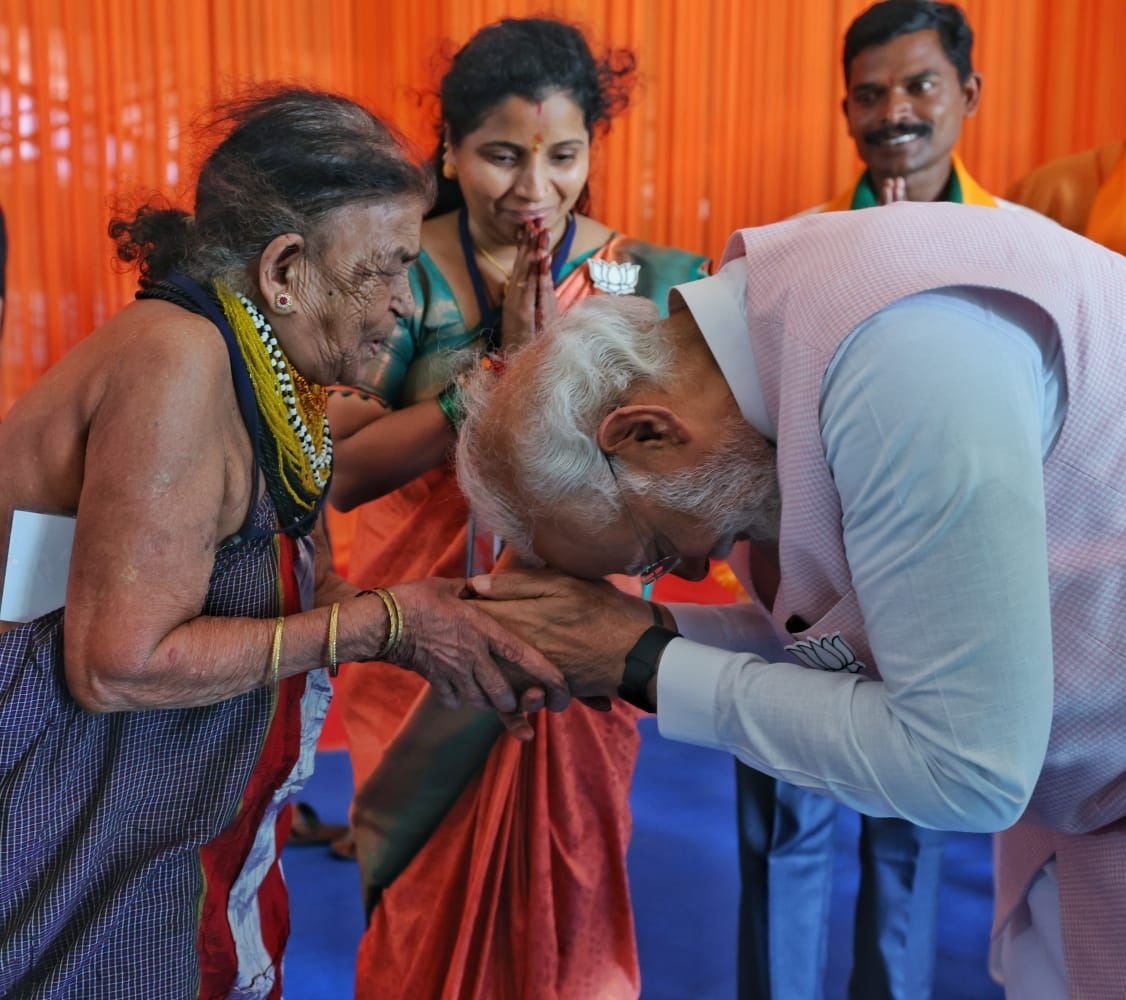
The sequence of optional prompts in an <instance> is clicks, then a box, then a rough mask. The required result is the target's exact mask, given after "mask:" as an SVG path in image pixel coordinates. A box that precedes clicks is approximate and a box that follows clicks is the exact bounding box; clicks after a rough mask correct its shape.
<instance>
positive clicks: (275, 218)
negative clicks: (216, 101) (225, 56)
mask: <svg viewBox="0 0 1126 1000" xmlns="http://www.w3.org/2000/svg"><path fill="white" fill-rule="evenodd" d="M211 128H213V129H217V130H223V131H225V132H226V135H225V138H223V139H222V141H221V142H219V144H218V145H217V146H216V147H215V149H214V150H213V151H212V152H211V154H210V155H209V156H208V157H207V159H206V160H205V162H204V164H203V167H202V169H201V170H200V174H199V180H198V182H197V184H196V196H195V213H194V215H189V214H188V213H187V212H184V211H181V210H179V209H172V208H167V207H164V206H161V205H158V204H155V203H148V204H145V205H143V206H141V208H139V209H138V210H137V211H136V212H135V213H134V214H133V215H132V217H131V218H115V219H113V220H112V221H111V222H110V225H109V235H110V237H111V238H112V239H113V240H114V241H115V242H116V243H117V256H118V259H120V260H122V261H124V262H126V263H128V264H136V265H138V267H139V269H140V284H141V286H142V287H145V286H147V285H150V284H152V283H153V282H156V281H159V280H161V279H162V278H164V277H165V276H166V275H167V274H169V273H170V272H171V271H174V270H179V271H183V272H185V273H186V274H188V275H190V276H191V277H193V278H195V279H196V280H197V281H202V282H211V281H214V280H216V279H219V278H222V279H223V280H224V281H225V282H226V283H227V284H229V285H231V287H233V288H236V289H238V290H240V291H243V292H249V291H250V289H249V288H247V284H248V281H249V275H248V269H249V267H250V265H251V263H252V262H253V261H254V259H255V258H256V257H257V256H258V255H259V254H260V253H261V252H262V250H263V249H264V248H265V247H266V245H267V244H268V243H269V242H270V241H271V240H272V239H274V238H275V237H276V236H280V235H281V234H283V233H300V234H302V235H303V236H305V237H306V240H307V241H308V243H309V246H310V249H311V251H312V252H313V253H314V254H315V253H317V252H318V246H319V243H318V238H323V236H324V234H322V233H319V231H318V224H319V223H320V222H322V221H323V220H324V218H325V216H327V215H328V214H329V213H331V212H333V211H334V210H335V209H338V208H340V207H341V206H343V205H348V204H351V203H352V202H360V201H377V200H382V199H388V198H398V197H403V196H410V197H417V198H419V199H420V200H422V202H423V203H424V205H429V203H430V201H431V200H432V198H433V181H432V179H431V177H430V175H429V172H428V171H427V170H426V169H424V168H422V167H420V166H419V165H418V164H417V163H416V162H415V161H414V159H413V158H412V157H411V155H410V154H409V152H408V151H407V148H406V146H405V144H404V142H403V140H402V139H401V138H400V136H399V134H398V133H397V132H395V131H394V130H393V129H392V128H390V127H389V126H388V125H386V124H385V123H384V122H382V121H381V120H380V119H379V118H377V117H376V116H375V115H373V114H372V113H371V112H370V111H368V110H366V109H365V108H363V107H361V106H360V105H358V104H356V103H355V102H354V101H350V100H348V99H347V98H345V97H340V96H337V95H335V94H328V93H324V92H321V91H315V90H304V89H300V88H285V89H272V90H267V91H262V90H258V91H255V92H253V93H251V94H249V95H245V96H243V97H241V98H238V99H236V100H234V101H231V102H230V103H227V104H224V105H222V106H220V107H219V108H218V109H217V111H216V112H215V115H214V118H213V120H212V123H211Z"/></svg>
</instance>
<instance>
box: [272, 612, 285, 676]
mask: <svg viewBox="0 0 1126 1000" xmlns="http://www.w3.org/2000/svg"><path fill="white" fill-rule="evenodd" d="M284 629H285V616H284V615H278V620H277V621H276V622H274V644H273V647H272V648H271V650H270V683H271V684H273V686H274V687H275V688H276V687H277V686H278V672H279V671H280V670H281V647H282V631H283V630H284Z"/></svg>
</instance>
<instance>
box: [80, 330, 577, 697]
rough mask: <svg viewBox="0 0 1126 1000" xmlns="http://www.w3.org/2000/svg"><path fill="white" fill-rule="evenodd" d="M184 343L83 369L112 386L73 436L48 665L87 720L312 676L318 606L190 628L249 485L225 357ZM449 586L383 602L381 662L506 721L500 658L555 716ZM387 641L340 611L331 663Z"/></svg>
mask: <svg viewBox="0 0 1126 1000" xmlns="http://www.w3.org/2000/svg"><path fill="white" fill-rule="evenodd" d="M200 332H201V331H200V330H199V329H197V328H192V329H187V330H185V329H177V328H175V327H174V326H173V328H172V329H169V330H167V331H165V330H161V331H155V332H154V331H147V332H146V333H145V334H144V335H143V341H144V348H143V350H141V349H128V350H116V349H115V350H114V352H113V354H114V356H113V357H112V358H104V359H99V360H98V361H97V364H98V365H99V367H110V368H111V370H112V374H111V375H110V376H109V377H108V379H107V386H106V391H105V394H104V398H103V399H102V402H101V405H100V406H99V408H98V410H97V413H96V415H95V417H94V419H93V420H92V421H91V423H90V427H89V430H88V434H87V436H86V451H85V464H84V467H85V473H84V479H83V484H82V491H81V497H80V501H79V503H78V518H77V525H76V532H75V543H74V552H73V556H72V560H71V572H70V579H69V584H68V592H67V605H66V629H65V651H64V655H65V664H66V676H67V682H68V685H69V687H70V690H71V692H72V694H73V695H74V697H75V698H76V700H78V701H79V703H81V704H82V705H84V706H85V707H86V708H88V709H90V710H92V711H119V710H133V709H147V708H179V707H190V706H197V705H207V704H212V703H214V702H218V701H222V700H224V699H226V698H230V697H233V696H235V695H238V694H242V693H243V692H246V691H249V690H252V689H253V688H255V687H259V686H261V685H263V684H267V683H271V682H273V681H275V680H278V679H282V678H285V677H288V676H290V675H293V674H297V673H301V672H304V671H307V670H311V669H315V668H317V667H320V666H324V665H326V663H327V655H328V634H329V626H330V615H331V610H330V608H328V607H319V608H315V609H313V610H311V611H308V612H305V613H302V614H295V615H289V616H287V617H286V618H285V619H284V622H278V621H275V620H273V619H268V620H262V619H251V618H216V617H208V616H202V615H201V611H202V608H203V606H204V600H205V597H206V594H207V591H208V586H209V580H210V575H211V571H212V568H213V563H214V553H215V551H216V549H217V547H218V545H219V543H220V541H221V540H222V539H223V538H225V537H227V536H228V535H230V534H233V533H234V532H235V531H237V530H238V528H239V526H240V525H241V523H242V519H243V517H244V516H245V512H246V508H247V506H248V503H249V499H250V497H251V495H252V488H253V487H252V484H251V483H250V481H249V480H250V477H249V475H248V471H249V469H250V468H252V461H251V456H250V452H249V443H248V441H247V438H246V435H245V432H244V431H243V430H242V427H241V424H240V423H239V422H238V417H237V411H236V409H235V406H234V401H233V396H232V393H231V388H230V372H229V365H228V362H227V358H226V352H225V350H224V348H223V346H222V343H221V342H217V340H216V339H214V338H211V337H201V336H199V334H200ZM128 335H129V331H128V330H127V331H126V332H125V333H124V334H120V335H119V338H121V337H126V336H128ZM116 343H117V344H121V343H122V339H118V340H117V341H116ZM154 372H157V373H163V374H160V375H156V376H154V374H153V373H154ZM181 372H191V373H192V374H191V378H190V379H188V378H183V377H182V376H181V375H180V373H181ZM460 586H461V585H460V584H459V583H458V582H457V581H419V582H416V583H412V584H408V585H404V586H402V587H396V588H395V593H396V594H397V596H398V600H399V601H400V605H401V608H402V612H403V622H402V625H403V627H402V632H403V635H402V639H401V641H400V642H399V643H398V645H397V649H396V650H395V654H394V656H393V659H394V661H395V662H397V663H399V664H400V665H402V666H404V667H406V668H408V669H412V670H415V671H416V672H418V673H420V674H421V675H422V676H424V677H426V678H427V679H428V680H430V681H431V682H432V683H433V684H434V685H435V687H436V689H437V690H438V692H439V694H440V695H441V696H442V697H443V700H445V701H447V702H448V703H451V704H452V703H457V702H459V701H464V702H466V703H469V704H479V705H482V706H491V707H495V708H497V709H499V710H502V711H512V710H513V709H514V708H515V707H516V698H517V690H518V689H519V687H520V684H521V682H519V681H517V683H515V684H513V683H510V682H509V680H508V679H507V678H506V677H505V675H504V674H503V673H502V671H501V668H500V667H498V665H497V663H496V662H495V660H494V658H498V659H502V660H504V661H506V662H511V663H514V664H516V665H517V668H516V672H517V674H519V672H520V671H524V672H525V673H526V674H527V677H528V683H529V684H539V685H541V686H543V687H544V688H546V689H547V691H548V703H549V705H550V706H551V707H558V706H561V705H562V704H565V703H566V700H567V694H566V688H565V684H564V682H563V679H562V676H561V675H560V674H559V673H558V671H556V670H555V668H554V667H552V666H551V665H550V664H549V663H548V662H547V661H546V660H545V659H544V658H543V657H542V655H540V654H539V653H537V652H535V651H534V650H532V649H531V648H530V647H529V646H526V645H525V644H523V643H521V642H520V641H519V640H517V639H515V637H513V636H512V635H510V634H509V633H507V632H506V631H505V630H504V629H503V628H501V627H500V626H499V625H497V624H496V623H495V622H494V621H492V620H491V619H490V618H489V617H488V616H486V615H484V614H483V613H481V612H480V611H479V610H478V609H476V608H474V607H473V602H466V601H462V600H460ZM322 588H323V590H322V594H321V600H328V598H329V597H330V596H335V594H337V593H339V594H340V595H341V596H343V594H344V593H345V591H344V590H342V589H340V584H339V583H337V582H333V581H332V578H331V576H329V575H327V574H326V575H325V576H324V578H323V580H322ZM353 593H354V591H353ZM329 603H332V602H331V601H329ZM389 631H390V619H389V614H388V610H387V607H386V605H385V604H384V602H383V601H382V600H381V599H380V598H379V597H378V596H377V595H370V594H368V595H363V596H359V597H349V598H347V599H345V600H342V601H340V608H339V612H338V615H337V620H336V653H337V659H338V661H340V662H343V661H347V660H371V659H376V658H380V657H382V656H384V655H385V654H386V653H387V644H388V643H387V640H388V634H389Z"/></svg>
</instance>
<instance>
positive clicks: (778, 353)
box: [724, 202, 1126, 1000]
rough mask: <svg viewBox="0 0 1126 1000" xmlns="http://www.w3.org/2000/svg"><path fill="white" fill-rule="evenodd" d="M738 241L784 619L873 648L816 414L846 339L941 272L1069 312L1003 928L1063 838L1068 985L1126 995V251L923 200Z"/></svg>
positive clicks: (1003, 867) (1001, 883)
mask: <svg viewBox="0 0 1126 1000" xmlns="http://www.w3.org/2000/svg"><path fill="white" fill-rule="evenodd" d="M736 257H745V259H746V263H747V275H748V278H747V302H746V314H747V319H748V325H749V329H750V335H751V338H752V343H753V344H754V349H755V358H756V362H757V365H758V368H759V372H760V378H761V381H762V389H763V393H764V396H765V399H766V405H767V407H768V409H769V410H770V412H771V414H772V415H773V417H774V419H775V420H776V426H777V428H778V465H779V470H778V472H779V479H780V482H781V487H782V494H783V496H784V497H785V502H784V504H783V510H782V525H781V538H780V545H779V558H780V563H781V567H782V576H781V581H780V584H779V589H778V593H777V597H776V599H775V602H774V606H773V611H772V616H773V618H774V622H775V626H776V628H777V629H778V632H779V634H780V635H784V634H786V632H785V623H786V621H787V619H788V618H789V617H790V616H791V615H792V614H795V613H800V614H801V615H802V616H803V617H804V619H805V620H807V621H812V622H813V624H812V625H811V627H810V628H809V629H808V630H806V631H804V632H800V633H797V634H796V635H797V638H798V639H799V640H800V639H801V638H803V637H805V636H807V635H809V636H816V635H824V634H826V633H833V632H836V631H840V633H841V635H842V637H844V639H845V640H846V641H847V642H848V644H849V646H850V647H851V648H852V650H854V651H855V653H856V656H857V658H858V659H860V660H862V661H865V662H867V663H872V662H873V658H872V653H871V649H870V647H869V644H868V642H867V640H866V637H865V634H864V621H863V618H862V616H861V613H860V609H859V606H858V603H857V599H856V595H855V593H854V591H853V589H852V586H851V577H850V574H849V568H848V562H847V560H846V557H845V551H844V544H843V537H842V532H841V510H840V502H839V498H838V496H837V493H836V490H835V488H834V485H833V480H832V476H831V474H830V471H829V468H828V466H827V464H826V462H825V457H824V449H823V447H822V443H821V436H820V427H819V420H818V400H819V396H820V392H821V386H822V381H823V378H824V375H825V371H826V368H827V366H828V364H829V362H830V360H831V359H832V357H833V354H834V352H835V351H836V350H837V348H838V346H839V345H840V343H841V342H842V340H843V339H844V338H845V337H846V336H847V335H848V334H849V333H850V332H851V331H852V330H853V329H854V328H855V327H856V326H857V325H859V324H860V323H861V322H862V321H864V320H865V319H867V318H869V317H870V316H872V315H873V314H874V313H876V312H878V311H879V310H880V309H882V308H883V307H885V306H887V305H890V304H891V303H893V302H895V301H897V300H898V299H901V298H903V297H905V296H907V295H911V294H914V293H917V292H921V291H926V290H931V289H936V288H944V287H952V286H974V287H982V288H993V289H999V290H1003V291H1007V292H1011V293H1014V294H1017V295H1020V296H1023V297H1025V298H1027V299H1030V300H1031V301H1033V302H1035V303H1037V304H1038V305H1039V306H1041V307H1042V308H1043V309H1044V310H1045V311H1046V312H1047V313H1048V314H1049V315H1050V316H1052V317H1053V318H1054V320H1055V322H1056V325H1057V327H1058V330H1059V335H1060V339H1061V342H1062V348H1063V354H1064V359H1065V366H1066V372H1067V376H1066V377H1067V391H1068V409H1067V415H1066V419H1065V422H1064V425H1063V428H1062V430H1061V432H1060V436H1059V439H1058V440H1057V442H1056V445H1055V447H1054V448H1053V450H1052V453H1051V455H1050V456H1049V458H1048V459H1047V460H1046V462H1045V464H1044V480H1045V494H1046V505H1047V523H1048V556H1049V573H1050V588H1051V603H1052V633H1053V634H1052V647H1053V658H1054V664H1055V703H1054V711H1053V721H1052V730H1051V737H1050V741H1049V746H1048V752H1047V757H1046V760H1045V762H1044V767H1043V771H1042V772H1041V775H1040V779H1039V781H1038V783H1037V785H1036V788H1035V790H1034V793H1033V796H1032V801H1031V804H1030V805H1029V807H1028V810H1027V811H1026V813H1025V815H1024V817H1023V818H1022V819H1021V820H1020V822H1018V823H1017V824H1016V826H1014V827H1013V828H1012V829H1010V830H1007V831H1005V832H1004V833H1001V834H999V835H998V838H997V841H996V861H997V863H996V879H997V906H996V922H995V929H997V928H999V927H1000V926H1002V925H1003V923H1004V921H1005V919H1007V917H1008V915H1009V914H1010V913H1011V912H1012V910H1013V908H1014V907H1015V906H1016V905H1017V904H1018V903H1019V902H1020V901H1021V899H1022V898H1023V894H1024V892H1025V891H1026V889H1027V886H1028V883H1029V880H1030V879H1031V877H1032V876H1033V874H1034V873H1035V872H1036V871H1037V870H1038V869H1039V868H1040V867H1041V866H1042V865H1043V864H1044V863H1045V862H1046V861H1047V860H1049V859H1050V858H1051V857H1052V856H1053V855H1055V858H1056V862H1057V874H1058V877H1059V885H1060V902H1061V913H1062V918H1063V936H1064V945H1065V950H1066V955H1067V963H1068V972H1069V977H1070V989H1071V995H1072V996H1074V997H1082V998H1084V1000H1091V998H1102V997H1107V998H1112V997H1113V998H1121V997H1124V996H1126V947H1124V946H1123V944H1122V928H1123V927H1124V926H1126V638H1124V632H1123V630H1122V621H1123V619H1124V618H1126V417H1124V414H1123V411H1124V408H1126V407H1124V405H1123V404H1124V403H1126V388H1124V383H1126V259H1124V258H1122V257H1120V256H1119V255H1117V254H1113V253H1110V252H1108V251H1106V250H1104V249H1102V248H1101V247H1099V246H1097V245H1096V244H1094V243H1091V242H1089V241H1088V240H1085V239H1083V238H1081V237H1078V236H1075V235H1073V234H1071V233H1069V232H1067V231H1065V230H1063V229H1061V228H1060V227H1059V226H1057V225H1055V224H1054V223H1052V222H1049V221H1046V220H1044V219H1042V218H1039V217H1037V216H1034V215H1031V214H1025V213H1009V212H997V211H994V210H991V209H987V208H974V207H970V206H964V205H951V204H926V205H918V204H913V203H910V202H906V203H899V204H895V205H891V206H886V207H881V208H878V209H868V210H862V211H856V212H834V213H828V214H823V215H816V216H805V217H799V218H795V219H792V220H789V221H786V222H782V223H779V224H777V225H773V226H767V227H763V228H759V229H746V230H742V231H740V232H738V233H736V234H735V235H734V236H732V238H731V240H730V241H729V243H728V246H727V250H726V252H725V254H724V263H726V262H727V261H728V260H731V259H734V258H736ZM780 276H783V277H780ZM876 666H877V668H878V666H879V665H878V664H876Z"/></svg>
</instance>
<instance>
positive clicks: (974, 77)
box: [962, 73, 981, 118]
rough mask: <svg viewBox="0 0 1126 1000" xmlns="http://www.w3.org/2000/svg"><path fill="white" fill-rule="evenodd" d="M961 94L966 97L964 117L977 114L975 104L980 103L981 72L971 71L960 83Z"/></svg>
mask: <svg viewBox="0 0 1126 1000" xmlns="http://www.w3.org/2000/svg"><path fill="white" fill-rule="evenodd" d="M962 96H963V97H964V98H965V99H966V112H965V114H966V117H967V118H972V117H973V116H974V115H975V114H977V106H978V105H979V104H980V103H981V74H980V73H971V74H970V75H969V76H968V77H966V82H965V83H963V84H962Z"/></svg>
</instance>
